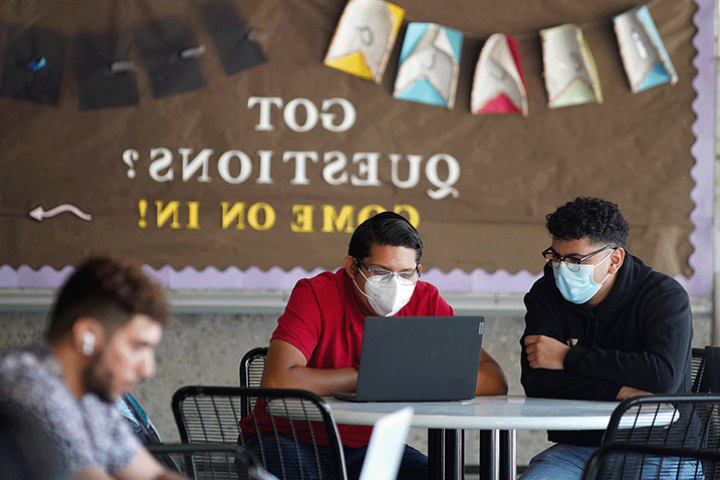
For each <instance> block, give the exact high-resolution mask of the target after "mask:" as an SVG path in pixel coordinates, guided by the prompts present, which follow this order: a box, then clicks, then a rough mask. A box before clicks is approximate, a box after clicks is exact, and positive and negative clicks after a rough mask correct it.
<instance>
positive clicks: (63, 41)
mask: <svg viewBox="0 0 720 480" xmlns="http://www.w3.org/2000/svg"><path fill="white" fill-rule="evenodd" d="M8 38H9V41H8V46H7V48H6V50H5V61H4V63H3V75H2V81H0V96H2V97H9V98H16V99H19V100H27V101H30V102H37V103H42V104H46V105H57V102H58V98H59V97H60V84H61V83H62V77H63V72H64V70H65V51H66V48H67V37H66V36H64V35H62V34H61V33H58V32H53V31H52V30H44V29H39V28H36V27H24V26H18V25H16V26H13V27H11V30H10V34H9V37H8Z"/></svg>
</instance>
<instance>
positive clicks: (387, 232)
mask: <svg viewBox="0 0 720 480" xmlns="http://www.w3.org/2000/svg"><path fill="white" fill-rule="evenodd" d="M372 245H390V246H391V247H406V248H412V249H414V250H415V261H416V262H417V263H420V258H421V257H422V250H423V242H422V239H421V238H420V234H419V233H418V231H417V230H416V229H415V227H413V226H412V224H411V223H410V222H409V221H408V220H407V219H406V218H405V217H403V216H402V215H399V214H397V213H395V212H382V213H378V214H377V215H375V216H373V217H370V218H368V219H367V220H365V221H364V222H363V223H361V224H360V225H359V226H358V227H357V228H356V229H355V232H353V234H352V238H350V246H349V247H348V255H350V256H351V257H353V258H359V259H360V260H362V259H363V258H366V257H369V256H370V248H371V247H372Z"/></svg>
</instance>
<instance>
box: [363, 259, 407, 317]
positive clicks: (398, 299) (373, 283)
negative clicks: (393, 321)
mask: <svg viewBox="0 0 720 480" xmlns="http://www.w3.org/2000/svg"><path fill="white" fill-rule="evenodd" d="M358 271H359V272H360V275H362V276H363V277H364V278H365V291H364V292H363V291H362V289H361V288H360V287H359V286H358V284H357V282H356V281H355V279H354V278H353V283H354V284H355V286H356V287H357V289H358V291H359V292H360V293H362V294H363V295H365V296H366V297H367V299H368V301H369V302H370V306H371V307H372V308H373V310H375V311H376V312H377V314H378V315H381V316H383V317H391V316H393V315H395V314H396V313H397V312H399V311H400V309H401V308H403V307H404V306H405V305H407V304H408V302H409V301H410V298H411V297H412V294H413V292H414V291H415V283H414V282H410V281H409V280H406V279H403V278H401V277H400V276H399V275H398V274H397V273H393V274H392V275H373V276H372V277H370V278H368V277H366V276H365V274H364V273H363V272H362V270H360V268H358Z"/></svg>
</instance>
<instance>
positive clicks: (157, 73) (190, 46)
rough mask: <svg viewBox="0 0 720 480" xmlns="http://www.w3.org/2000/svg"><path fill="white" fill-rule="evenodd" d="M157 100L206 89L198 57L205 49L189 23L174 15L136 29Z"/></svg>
mask: <svg viewBox="0 0 720 480" xmlns="http://www.w3.org/2000/svg"><path fill="white" fill-rule="evenodd" d="M137 33H138V38H139V40H140V45H141V49H142V52H143V56H144V57H145V67H146V68H147V71H148V77H149V78H150V84H151V86H152V91H153V95H154V96H155V98H163V97H167V96H169V95H175V94H178V93H182V92H187V91H189V90H195V89H198V88H202V87H204V86H205V78H204V77H203V74H202V67H201V64H200V59H199V57H200V56H201V55H202V54H203V52H204V50H205V49H204V47H203V46H202V45H199V44H198V42H197V40H196V39H195V35H194V34H193V32H192V30H191V29H190V26H189V25H188V24H187V22H186V20H185V19H183V18H182V17H179V16H172V17H168V18H164V19H162V20H158V21H157V22H152V23H149V24H147V25H144V26H142V27H140V28H138V30H137Z"/></svg>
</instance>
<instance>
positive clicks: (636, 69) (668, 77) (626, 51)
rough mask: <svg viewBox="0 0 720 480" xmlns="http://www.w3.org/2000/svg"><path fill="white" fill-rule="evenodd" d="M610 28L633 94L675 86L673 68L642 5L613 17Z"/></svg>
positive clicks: (645, 8)
mask: <svg viewBox="0 0 720 480" xmlns="http://www.w3.org/2000/svg"><path fill="white" fill-rule="evenodd" d="M613 25H614V26H615V35H616V36H617V39H618V44H619V45H620V56H621V57H622V61H623V66H624V67H625V73H627V77H628V81H629V82H630V89H631V90H632V91H633V93H635V92H639V91H642V90H645V89H648V88H650V87H655V86H657V85H662V84H663V83H668V82H670V83H671V84H672V85H675V84H676V83H677V81H678V75H677V73H676V72H675V67H673V64H672V62H671V61H670V56H669V55H668V53H667V50H666V49H665V45H664V44H663V41H662V39H661V38H660V34H659V33H658V30H657V28H656V27H655V22H653V19H652V17H651V16H650V11H649V10H648V8H647V7H646V6H645V5H643V6H640V7H636V8H633V9H631V10H628V11H627V12H625V13H621V14H620V15H617V16H615V17H614V18H613Z"/></svg>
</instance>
